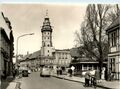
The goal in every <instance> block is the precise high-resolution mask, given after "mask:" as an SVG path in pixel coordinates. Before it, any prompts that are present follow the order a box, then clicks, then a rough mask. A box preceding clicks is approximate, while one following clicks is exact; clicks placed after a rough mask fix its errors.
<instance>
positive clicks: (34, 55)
mask: <svg viewBox="0 0 120 89" xmlns="http://www.w3.org/2000/svg"><path fill="white" fill-rule="evenodd" d="M40 54H41V51H40V50H38V51H36V52H34V53H32V54H31V56H29V59H34V58H37V57H39V56H40Z"/></svg>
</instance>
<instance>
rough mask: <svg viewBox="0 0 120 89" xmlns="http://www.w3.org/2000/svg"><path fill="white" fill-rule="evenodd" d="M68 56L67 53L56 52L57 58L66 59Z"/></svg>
mask: <svg viewBox="0 0 120 89" xmlns="http://www.w3.org/2000/svg"><path fill="white" fill-rule="evenodd" d="M68 56H69V54H68V53H59V54H58V58H59V59H67V58H68Z"/></svg>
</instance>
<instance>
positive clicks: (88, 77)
mask: <svg viewBox="0 0 120 89" xmlns="http://www.w3.org/2000/svg"><path fill="white" fill-rule="evenodd" d="M89 81H90V74H89V71H87V72H86V73H85V86H86V87H88V86H89Z"/></svg>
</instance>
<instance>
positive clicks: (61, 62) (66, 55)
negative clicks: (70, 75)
mask: <svg viewBox="0 0 120 89" xmlns="http://www.w3.org/2000/svg"><path fill="white" fill-rule="evenodd" d="M70 63H71V55H70V50H69V49H63V50H59V49H56V50H55V52H54V67H55V68H57V67H61V68H62V69H63V70H65V69H66V68H67V67H69V66H70Z"/></svg>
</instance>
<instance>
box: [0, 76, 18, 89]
mask: <svg viewBox="0 0 120 89" xmlns="http://www.w3.org/2000/svg"><path fill="white" fill-rule="evenodd" d="M19 87H20V83H19V82H17V81H16V79H13V78H11V77H10V78H7V79H6V80H2V82H1V89H19Z"/></svg>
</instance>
